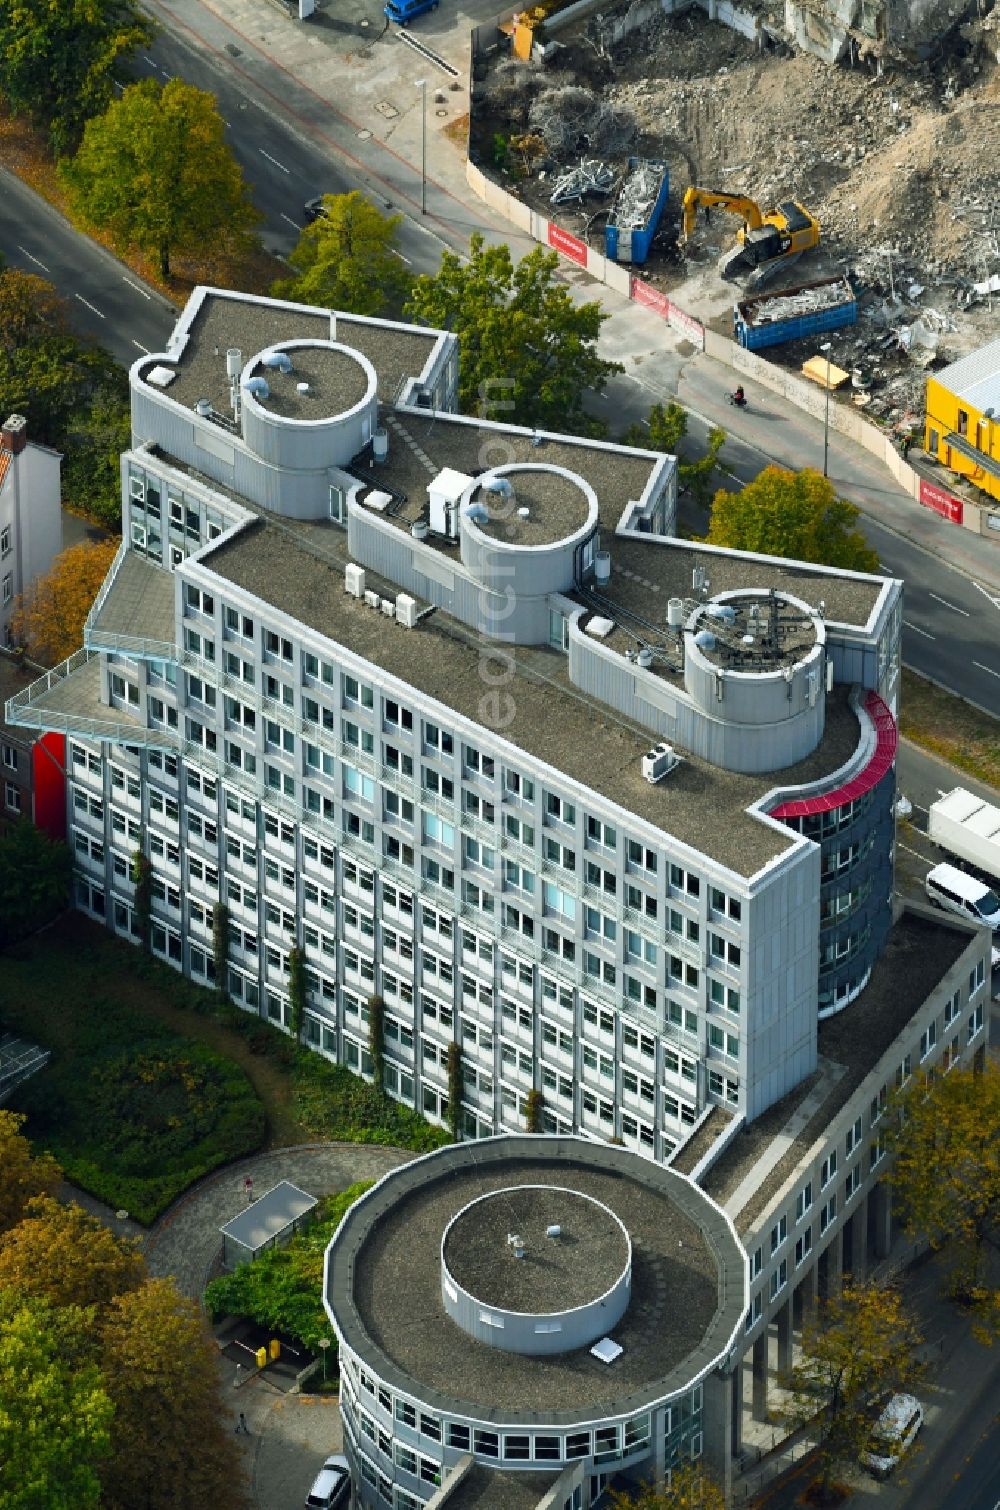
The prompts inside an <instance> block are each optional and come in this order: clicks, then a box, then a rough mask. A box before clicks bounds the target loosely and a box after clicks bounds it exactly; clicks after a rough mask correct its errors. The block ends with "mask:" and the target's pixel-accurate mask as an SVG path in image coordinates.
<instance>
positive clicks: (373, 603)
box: [365, 587, 382, 608]
mask: <svg viewBox="0 0 1000 1510" xmlns="http://www.w3.org/2000/svg"><path fill="white" fill-rule="evenodd" d="M381 601H382V599H381V598H380V597H379V595H378V593H377V592H373V591H372V589H371V588H370V587H369V588H368V589H367V590H366V592H365V602H366V603H367V604H368V607H369V608H377V607H378V606H379V604H380V603H381Z"/></svg>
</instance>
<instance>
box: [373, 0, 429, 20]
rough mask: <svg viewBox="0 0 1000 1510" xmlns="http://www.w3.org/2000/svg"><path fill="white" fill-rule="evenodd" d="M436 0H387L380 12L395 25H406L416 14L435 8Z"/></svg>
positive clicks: (419, 14)
mask: <svg viewBox="0 0 1000 1510" xmlns="http://www.w3.org/2000/svg"><path fill="white" fill-rule="evenodd" d="M437 8H438V0H388V4H387V5H385V6H384V7H383V10H382V14H383V15H384V16H388V18H389V20H390V21H395V23H396V25H397V26H406V24H407V23H408V22H410V21H412V20H414V18H415V17H417V16H422V15H423V14H424V12H425V11H428V10H437Z"/></svg>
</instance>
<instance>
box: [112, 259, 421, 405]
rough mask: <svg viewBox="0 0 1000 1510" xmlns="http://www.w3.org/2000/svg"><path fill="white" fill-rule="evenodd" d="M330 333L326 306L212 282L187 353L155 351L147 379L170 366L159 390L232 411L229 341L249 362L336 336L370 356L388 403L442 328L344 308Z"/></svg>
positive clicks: (192, 327)
mask: <svg viewBox="0 0 1000 1510" xmlns="http://www.w3.org/2000/svg"><path fill="white" fill-rule="evenodd" d="M332 332H333V325H332V322H331V315H330V312H328V311H324V310H311V309H306V308H303V307H302V306H300V305H291V304H281V303H273V302H270V301H266V300H261V299H252V298H247V297H245V296H244V297H242V298H240V297H238V296H236V295H234V294H232V293H230V292H227V291H226V290H221V289H212V288H210V289H206V290H205V291H204V296H203V298H202V300H201V304H200V306H199V308H198V309H197V310H196V311H195V313H194V318H193V319H192V321H191V325H190V328H189V330H188V332H187V343H186V345H185V347H184V350H183V352H182V354H181V355H180V356H179V357H177V358H176V359H172V358H170V357H168V358H167V360H166V362H164V360H163V353H162V352H161V353H154V355H153V356H151V357H150V359H149V363H148V364H147V365H145V366H144V367H142V368H141V369H140V370H141V372H142V373H143V375H144V377H145V375H146V374H147V373H148V372H149V371H151V370H152V368H153V367H155V366H164V365H169V366H170V367H171V368H172V369H173V370H174V371H175V372H176V376H175V378H174V380H173V382H172V383H171V384H170V385H169V387H167V388H166V389H160V388H156V392H158V393H159V392H165V393H166V394H167V395H168V396H169V397H170V398H173V399H176V400H177V401H178V402H179V403H181V404H184V405H185V406H186V407H190V408H193V407H194V405H195V404H196V403H197V402H198V400H199V399H200V398H207V399H210V400H211V402H212V405H213V407H214V408H215V409H217V410H218V411H219V412H220V413H222V414H228V413H229V412H230V403H229V379H228V377H227V376H226V352H227V350H229V349H230V348H231V347H233V348H235V349H236V350H238V351H240V352H241V353H242V356H243V363H244V365H245V364H246V363H247V362H249V361H250V359H251V357H254V356H257V355H258V354H259V353H260V352H264V351H269V350H270V349H271V348H272V347H273V346H281V345H283V344H284V343H285V342H286V341H295V340H313V341H329V340H337V341H339V342H341V343H342V344H343V345H345V346H353V347H354V348H355V350H357V351H360V352H361V353H362V355H364V356H366V357H367V358H368V360H369V361H370V362H371V364H372V366H373V367H374V368H375V372H376V374H377V376H378V385H379V394H380V396H381V397H382V398H384V399H385V400H386V402H390V401H391V400H392V399H393V398H394V397H395V395H396V393H397V391H398V389H399V386H400V384H401V383H402V382H403V380H404V379H405V378H407V377H416V376H418V374H419V373H420V372H422V371H423V369H424V367H425V365H426V363H427V360H428V358H429V357H430V355H431V353H432V351H433V350H434V347H435V346H436V344H437V342H438V340H439V338H440V332H439V331H436V330H421V329H420V328H419V327H418V326H404V325H394V324H392V323H390V322H385V323H381V324H368V323H366V322H365V321H364V320H363V319H362V318H361V317H360V316H351V315H343V314H337V316H336V334H335V335H334V334H333V333H332ZM216 352H218V355H216ZM269 381H270V379H269ZM154 387H155V385H154Z"/></svg>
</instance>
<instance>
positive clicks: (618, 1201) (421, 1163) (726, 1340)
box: [325, 1135, 747, 1510]
mask: <svg viewBox="0 0 1000 1510" xmlns="http://www.w3.org/2000/svg"><path fill="white" fill-rule="evenodd" d="M325 1303H326V1307H327V1311H328V1313H329V1315H330V1318H331V1321H332V1323H333V1326H334V1328H335V1330H336V1332H337V1338H338V1341H339V1344H340V1369H341V1415H342V1418H343V1423H344V1446H345V1451H346V1452H347V1454H348V1456H349V1459H350V1461H351V1467H352V1476H353V1479H354V1484H355V1493H356V1497H357V1500H358V1502H359V1503H360V1504H362V1505H365V1506H372V1507H375V1506H380V1505H384V1504H391V1505H395V1506H396V1507H397V1510H422V1507H423V1506H424V1505H425V1504H426V1503H427V1502H428V1500H430V1502H431V1503H433V1504H435V1505H437V1504H442V1505H443V1504H448V1505H451V1506H453V1507H454V1506H457V1505H458V1504H461V1505H464V1506H469V1505H484V1506H485V1505H492V1506H499V1505H503V1506H505V1507H506V1506H521V1505H524V1506H526V1507H527V1506H535V1505H537V1504H538V1503H539V1502H540V1501H541V1502H543V1503H548V1504H552V1505H554V1506H555V1505H558V1506H560V1507H561V1506H563V1505H566V1506H573V1505H577V1506H579V1505H581V1504H582V1505H589V1504H591V1503H592V1502H594V1501H595V1500H596V1499H597V1498H598V1497H599V1496H600V1494H601V1493H602V1491H603V1489H604V1488H605V1486H606V1485H607V1483H608V1481H609V1479H610V1478H611V1477H612V1476H613V1475H616V1474H623V1473H629V1474H633V1475H635V1476H637V1477H647V1478H648V1477H655V1478H657V1479H659V1478H662V1477H663V1476H664V1474H665V1473H667V1472H669V1471H670V1470H671V1468H672V1467H674V1466H676V1465H677V1463H678V1462H680V1461H682V1460H683V1459H688V1458H694V1459H698V1458H700V1457H701V1456H702V1454H703V1452H704V1450H705V1442H706V1439H707V1438H711V1439H712V1440H713V1441H718V1440H719V1437H720V1433H719V1431H718V1430H717V1428H716V1421H715V1417H716V1415H717V1413H718V1412H719V1410H720V1409H722V1410H723V1411H724V1410H725V1408H726V1404H727V1401H726V1393H727V1390H728V1383H723V1382H722V1381H721V1378H720V1376H719V1375H718V1374H717V1372H716V1371H717V1369H718V1367H719V1366H720V1364H723V1363H724V1362H725V1360H726V1359H727V1358H728V1357H729V1356H730V1354H731V1353H732V1350H733V1348H734V1347H735V1346H736V1345H737V1344H738V1343H742V1333H743V1318H744V1314H745V1311H746V1305H747V1267H746V1260H745V1255H744V1252H743V1249H742V1247H741V1246H740V1244H739V1242H738V1240H737V1238H736V1235H735V1233H734V1231H733V1228H732V1224H731V1222H730V1221H729V1220H728V1219H727V1218H726V1217H725V1215H724V1214H723V1213H722V1212H721V1211H720V1210H719V1208H718V1207H717V1206H716V1205H715V1204H714V1202H712V1201H711V1200H709V1199H708V1197H707V1196H705V1195H704V1194H703V1193H702V1192H701V1191H700V1190H698V1189H697V1187H696V1186H694V1185H692V1184H691V1183H690V1182H689V1181H688V1180H686V1179H684V1178H682V1177H681V1176H680V1175H678V1174H675V1173H674V1172H673V1171H671V1170H669V1169H664V1168H662V1167H660V1166H657V1165H656V1164H654V1163H651V1162H650V1161H648V1160H644V1159H642V1158H640V1157H639V1156H638V1155H636V1154H634V1153H630V1152H627V1151H626V1150H624V1149H620V1148H611V1147H608V1146H606V1145H603V1144H600V1143H597V1142H589V1141H587V1140H585V1139H582V1138H571V1137H560V1138H537V1137H535V1138H532V1137H522V1136H510V1135H507V1136H503V1137H499V1138H492V1139H489V1140H487V1141H486V1142H479V1143H476V1144H469V1143H466V1144H453V1145H452V1146H450V1147H448V1148H445V1149H441V1150H439V1151H438V1152H437V1153H433V1154H428V1155H427V1156H425V1157H424V1158H422V1159H418V1160H416V1161H415V1162H414V1163H412V1164H407V1165H404V1166H403V1167H402V1168H401V1169H397V1170H394V1171H392V1173H390V1174H389V1175H387V1176H385V1178H384V1179H382V1180H380V1181H379V1183H378V1184H377V1185H376V1186H375V1188H374V1189H373V1190H371V1191H370V1192H369V1193H368V1194H367V1195H366V1196H363V1197H362V1199H361V1200H360V1201H358V1202H357V1203H356V1204H355V1205H354V1206H353V1207H352V1208H351V1210H350V1211H349V1212H348V1213H347V1215H346V1217H345V1218H344V1221H343V1222H342V1223H341V1225H340V1227H339V1228H338V1230H337V1232H336V1234H335V1236H334V1239H333V1241H332V1243H331V1244H330V1247H329V1249H328V1250H327V1257H326V1266H325ZM612 1332H613V1333H614V1340H613V1341H612V1340H611V1337H610V1334H611V1333H612ZM442 1484H444V1486H445V1487H444V1488H442V1489H441V1490H440V1492H439V1493H435V1491H436V1490H437V1489H438V1486H441V1485H442Z"/></svg>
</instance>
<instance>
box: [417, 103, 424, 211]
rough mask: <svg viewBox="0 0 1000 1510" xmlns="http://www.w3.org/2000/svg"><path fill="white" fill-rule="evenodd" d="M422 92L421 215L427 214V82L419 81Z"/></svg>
mask: <svg viewBox="0 0 1000 1510" xmlns="http://www.w3.org/2000/svg"><path fill="white" fill-rule="evenodd" d="M416 87H417V89H419V90H420V213H421V215H426V214H427V80H426V79H418V80H417V83H416Z"/></svg>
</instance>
